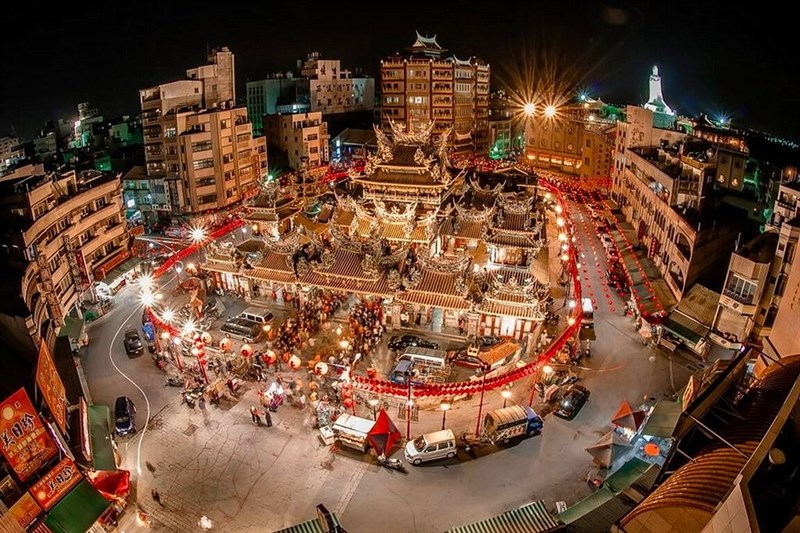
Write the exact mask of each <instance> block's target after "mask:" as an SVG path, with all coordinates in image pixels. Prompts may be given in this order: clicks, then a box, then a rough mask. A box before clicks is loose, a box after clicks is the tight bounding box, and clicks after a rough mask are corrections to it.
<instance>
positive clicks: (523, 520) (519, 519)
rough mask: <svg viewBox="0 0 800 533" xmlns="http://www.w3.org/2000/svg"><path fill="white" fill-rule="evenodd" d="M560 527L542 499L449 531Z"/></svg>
mask: <svg viewBox="0 0 800 533" xmlns="http://www.w3.org/2000/svg"><path fill="white" fill-rule="evenodd" d="M560 527H561V525H560V523H559V521H558V520H556V519H555V518H553V516H552V515H551V514H550V513H549V512H547V508H545V506H544V502H543V501H541V500H540V501H538V502H532V503H529V504H526V505H523V506H522V507H518V508H517V509H513V510H511V511H506V512H505V513H503V514H501V515H500V516H495V517H494V518H489V519H487V520H482V521H480V522H475V523H474V524H470V525H468V526H463V527H457V528H454V529H451V530H449V531H448V533H517V532H521V531H524V532H526V533H544V532H546V531H555V530H557V529H559V528H560Z"/></svg>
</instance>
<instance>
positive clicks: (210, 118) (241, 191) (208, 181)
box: [139, 48, 267, 221]
mask: <svg viewBox="0 0 800 533" xmlns="http://www.w3.org/2000/svg"><path fill="white" fill-rule="evenodd" d="M187 76H188V77H189V78H190V79H187V80H179V81H174V82H171V83H166V84H162V85H158V86H156V87H151V88H148V89H142V90H141V91H139V96H140V102H141V108H142V127H143V130H144V141H145V160H146V171H147V176H148V177H149V178H150V196H151V199H152V206H151V208H150V209H147V208H146V206H145V209H144V210H143V213H144V216H145V219H146V220H148V221H149V220H151V219H152V218H162V219H166V218H172V217H179V216H188V217H197V216H200V215H203V214H207V213H208V212H209V211H218V210H223V209H226V208H228V207H231V206H232V205H234V204H236V203H237V202H240V201H241V200H243V199H244V198H246V197H248V195H251V194H255V189H256V188H257V186H258V184H259V183H260V181H261V179H262V178H263V177H264V176H266V174H267V171H266V168H267V153H266V143H265V140H264V139H263V137H259V138H254V137H253V133H252V127H251V125H250V122H249V120H248V117H247V111H246V109H245V108H243V107H239V108H237V107H235V106H234V105H233V102H234V98H235V96H236V94H235V89H234V87H235V67H234V56H233V53H232V52H230V51H229V50H228V49H227V48H222V49H221V50H215V51H212V52H211V54H210V55H209V64H208V65H203V66H201V67H197V68H194V69H189V70H188V71H187ZM148 211H150V212H151V215H149V216H148V213H147V212H148Z"/></svg>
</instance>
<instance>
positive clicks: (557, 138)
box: [525, 97, 621, 179]
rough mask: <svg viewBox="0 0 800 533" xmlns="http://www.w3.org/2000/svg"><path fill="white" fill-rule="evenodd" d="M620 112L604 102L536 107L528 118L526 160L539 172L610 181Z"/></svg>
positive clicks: (584, 101) (591, 101) (526, 123)
mask: <svg viewBox="0 0 800 533" xmlns="http://www.w3.org/2000/svg"><path fill="white" fill-rule="evenodd" d="M620 118H621V117H620V113H619V110H618V109H617V108H616V107H615V106H612V105H608V104H606V103H604V102H603V101H601V100H592V99H588V98H586V97H584V99H583V101H582V102H578V103H575V104H569V105H565V106H562V107H558V108H555V107H553V108H545V107H544V106H541V105H540V106H536V109H534V111H533V113H532V114H531V116H526V117H525V126H526V133H525V158H526V160H527V162H528V163H529V164H530V165H532V166H534V167H539V168H544V169H548V170H554V171H557V172H562V173H564V174H570V175H573V176H580V177H582V178H587V179H607V178H608V176H609V174H610V172H611V163H612V156H613V152H614V144H615V143H614V133H615V127H614V124H615V123H616V121H617V120H619V119H620Z"/></svg>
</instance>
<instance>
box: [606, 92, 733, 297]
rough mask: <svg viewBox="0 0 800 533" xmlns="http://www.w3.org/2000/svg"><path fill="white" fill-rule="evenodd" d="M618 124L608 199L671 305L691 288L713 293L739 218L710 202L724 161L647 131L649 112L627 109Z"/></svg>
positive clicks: (671, 134) (685, 141)
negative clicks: (666, 291)
mask: <svg viewBox="0 0 800 533" xmlns="http://www.w3.org/2000/svg"><path fill="white" fill-rule="evenodd" d="M627 116H628V119H627V120H626V122H620V123H618V126H617V127H618V130H617V133H616V150H615V159H614V166H613V168H612V187H611V198H612V199H613V200H614V201H615V202H616V203H617V204H618V205H619V208H620V209H621V210H622V213H623V214H624V216H625V219H626V220H627V221H628V222H629V223H630V224H632V225H633V227H634V231H635V238H634V241H635V242H633V243H632V244H634V245H638V246H642V247H644V248H645V249H646V250H647V251H648V252H647V256H648V257H649V258H650V259H651V260H652V261H653V263H654V264H655V266H656V267H657V268H658V270H659V271H660V272H661V274H662V275H663V277H664V278H665V280H666V283H667V285H668V287H669V289H670V291H671V292H672V294H673V296H674V297H675V298H676V300H678V301H679V300H680V299H681V297H682V296H683V294H684V293H685V292H686V291H687V290H688V289H689V288H691V286H692V285H693V284H694V283H695V282H698V281H700V282H703V283H704V284H705V285H707V286H708V287H710V288H712V289H714V288H716V286H717V285H718V284H719V282H720V280H719V279H716V278H718V275H717V273H718V272H719V271H721V270H723V269H724V268H725V265H726V264H727V263H728V260H729V259H730V253H731V252H732V251H733V249H734V246H735V243H736V239H737V237H738V236H739V234H740V233H742V232H743V231H744V230H745V228H746V217H742V214H743V211H742V210H740V209H737V208H735V207H733V206H730V205H727V204H725V203H723V202H722V201H721V199H720V198H719V197H718V196H716V195H713V194H712V190H713V186H714V185H713V184H714V181H715V176H716V175H717V173H718V172H719V168H720V167H719V165H718V164H717V163H718V162H719V163H720V164H724V160H725V158H726V157H730V156H729V155H727V153H726V152H725V151H724V150H717V151H714V150H711V151H709V150H708V148H707V144H703V143H700V144H699V145H698V144H697V143H696V142H693V141H692V140H691V139H689V138H688V137H687V136H686V135H685V134H682V133H679V132H675V131H671V130H662V129H658V128H654V127H653V126H652V112H651V111H648V110H645V109H641V108H634V107H632V106H629V107H628V111H627Z"/></svg>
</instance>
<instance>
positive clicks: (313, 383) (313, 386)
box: [308, 381, 319, 392]
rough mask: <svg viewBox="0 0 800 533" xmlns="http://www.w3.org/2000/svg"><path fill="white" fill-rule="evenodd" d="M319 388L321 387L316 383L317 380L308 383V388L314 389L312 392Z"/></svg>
mask: <svg viewBox="0 0 800 533" xmlns="http://www.w3.org/2000/svg"><path fill="white" fill-rule="evenodd" d="M318 388H319V385H317V384H316V383H315V382H313V381H312V382H311V383H309V384H308V390H310V391H312V392H314V391H315V390H317V389H318Z"/></svg>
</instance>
